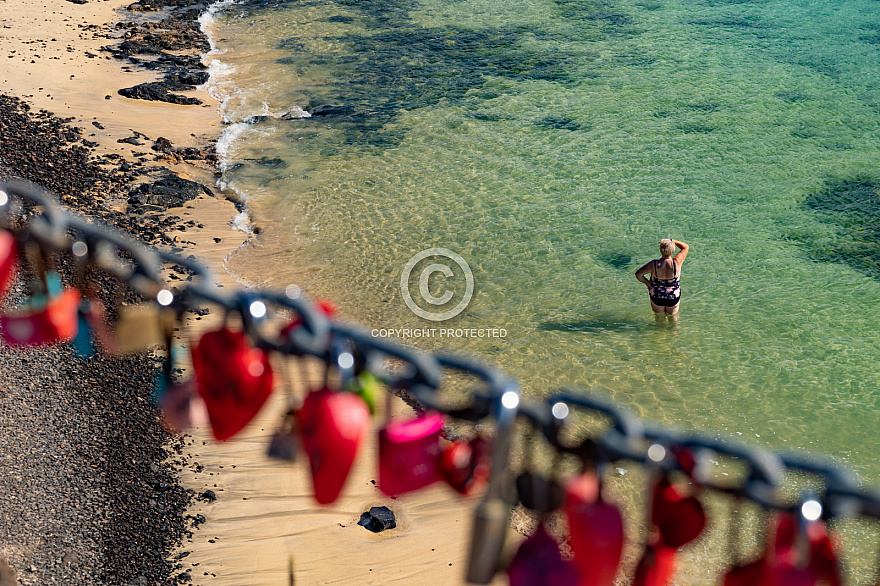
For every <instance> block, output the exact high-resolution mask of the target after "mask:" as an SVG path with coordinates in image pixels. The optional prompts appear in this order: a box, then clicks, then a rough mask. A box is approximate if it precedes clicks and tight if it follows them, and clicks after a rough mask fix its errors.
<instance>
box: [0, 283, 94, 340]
mask: <svg viewBox="0 0 880 586" xmlns="http://www.w3.org/2000/svg"><path fill="white" fill-rule="evenodd" d="M79 300H80V297H79V291H77V290H76V289H68V290H66V291H65V292H64V293H62V294H61V295H58V296H57V297H55V298H53V299H51V300H50V301H49V302H48V303H47V304H46V305H45V307H43V308H41V309H39V310H34V309H29V310H24V311H20V312H17V313H8V314H6V315H3V316H0V326H2V327H3V341H4V342H6V343H7V344H9V345H10V346H41V345H44V344H55V343H56V342H67V341H70V340H72V339H73V337H74V336H75V335H76V331H77V327H78V324H79V312H78V309H79Z"/></svg>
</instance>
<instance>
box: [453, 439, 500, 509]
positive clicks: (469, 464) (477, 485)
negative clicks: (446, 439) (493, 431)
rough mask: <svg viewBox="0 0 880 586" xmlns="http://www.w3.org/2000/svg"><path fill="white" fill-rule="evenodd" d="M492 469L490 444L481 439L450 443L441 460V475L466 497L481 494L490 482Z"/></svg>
mask: <svg viewBox="0 0 880 586" xmlns="http://www.w3.org/2000/svg"><path fill="white" fill-rule="evenodd" d="M491 469H492V462H491V459H490V458H489V449H488V443H487V442H486V440H484V439H483V438H480V437H478V438H476V439H474V440H472V441H464V440H455V441H453V442H450V443H449V445H447V446H446V447H445V448H444V449H443V456H442V457H441V458H440V475H441V476H442V477H443V479H444V480H445V481H446V482H447V484H449V486H451V487H452V488H454V489H455V490H457V491H458V492H460V493H461V494H464V495H467V494H473V493H476V492H479V491H480V490H481V489H482V488H483V486H485V485H486V482H487V481H488V480H489V473H490V472H491Z"/></svg>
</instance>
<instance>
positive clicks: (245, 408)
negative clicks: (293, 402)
mask: <svg viewBox="0 0 880 586" xmlns="http://www.w3.org/2000/svg"><path fill="white" fill-rule="evenodd" d="M192 361H193V368H194V369H195V373H196V381H197V382H198V389H199V394H200V395H201V396H202V399H204V401H205V406H206V407H207V409H208V418H209V420H210V422H211V430H212V431H213V432H214V437H215V438H216V439H218V440H221V441H222V440H226V439H229V438H230V437H232V436H234V435H235V434H237V433H238V432H239V431H241V430H242V429H243V428H244V426H245V425H247V424H248V423H249V422H250V421H251V420H252V419H253V418H254V417H255V416H256V414H257V413H258V412H259V411H260V409H261V408H262V407H263V404H264V403H265V402H266V399H268V398H269V395H270V394H272V367H271V366H270V365H269V356H268V355H267V354H266V352H264V351H263V350H261V349H259V348H254V347H253V346H252V345H251V344H250V343H249V342H248V340H247V337H246V336H245V334H244V332H233V331H232V330H229V329H226V328H224V329H222V330H217V331H214V332H208V333H206V334H204V335H203V336H202V338H201V339H200V340H199V342H198V344H196V345H195V346H194V347H193V349H192Z"/></svg>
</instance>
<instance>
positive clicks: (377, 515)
mask: <svg viewBox="0 0 880 586" xmlns="http://www.w3.org/2000/svg"><path fill="white" fill-rule="evenodd" d="M358 525H360V526H361V527H366V528H367V529H369V530H370V531H372V532H373V533H379V532H380V531H385V530H386V529H394V528H395V527H397V521H395V519H394V513H393V512H391V509H389V508H388V507H370V510H369V511H368V512H366V513H363V514H362V515H361V520H360V521H358Z"/></svg>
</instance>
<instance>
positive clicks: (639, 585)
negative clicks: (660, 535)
mask: <svg viewBox="0 0 880 586" xmlns="http://www.w3.org/2000/svg"><path fill="white" fill-rule="evenodd" d="M676 562H677V560H676V554H675V549H673V548H671V547H667V546H666V545H664V544H663V542H662V540H661V539H657V540H656V541H655V542H654V543H653V544H651V545H648V546H647V547H646V548H645V553H643V554H642V559H641V560H639V565H638V566H637V567H636V575H635V577H634V578H633V586H666V585H667V584H669V583H670V581H671V580H672V575H673V574H674V573H675V566H676Z"/></svg>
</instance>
